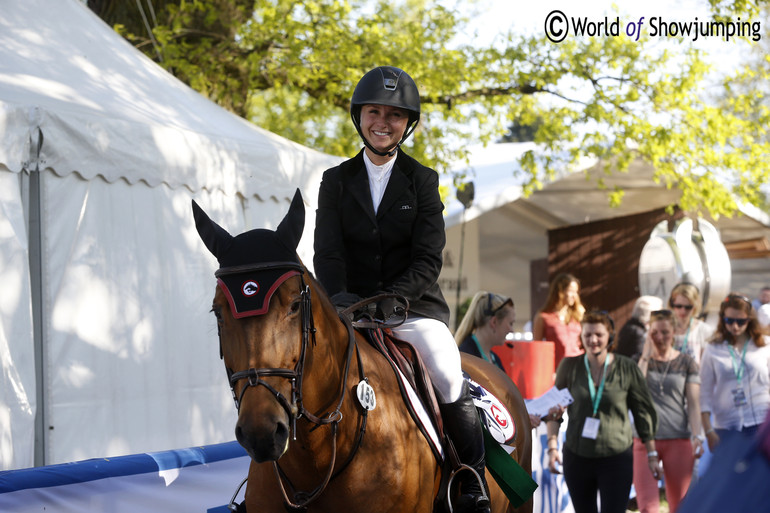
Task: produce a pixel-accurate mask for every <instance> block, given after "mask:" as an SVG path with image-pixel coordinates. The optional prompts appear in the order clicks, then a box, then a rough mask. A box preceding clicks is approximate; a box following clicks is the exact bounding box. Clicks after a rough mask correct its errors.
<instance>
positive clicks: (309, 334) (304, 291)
mask: <svg viewBox="0 0 770 513" xmlns="http://www.w3.org/2000/svg"><path fill="white" fill-rule="evenodd" d="M274 270H286V271H287V273H288V274H284V275H283V277H284V279H287V278H288V277H292V276H299V279H300V295H301V300H300V317H301V328H300V329H301V333H302V341H301V347H300V355H299V358H298V359H297V363H296V364H295V366H294V369H288V368H275V367H268V368H260V369H253V368H252V369H247V370H241V371H236V372H233V371H232V369H230V368H229V367H227V366H225V370H226V372H227V379H228V381H229V384H230V390H231V392H232V395H233V401H234V402H235V407H236V409H237V410H238V411H240V407H241V403H242V400H243V395H244V394H245V393H246V390H247V389H248V388H250V387H260V386H263V387H265V388H266V389H267V390H269V391H270V393H271V394H273V396H274V397H275V399H276V400H277V401H278V403H279V404H280V405H281V407H282V408H283V409H284V410H285V411H286V414H287V415H288V416H289V421H290V423H291V431H292V440H296V439H297V429H296V427H297V420H298V419H300V418H303V417H304V418H305V419H307V420H308V421H309V422H311V423H313V424H315V425H316V426H317V427H320V426H324V425H329V426H330V427H331V431H332V456H331V462H330V464H329V469H328V471H327V472H326V475H325V477H324V479H323V481H322V482H321V484H320V485H319V486H318V487H316V488H315V490H313V491H312V492H301V491H300V492H297V491H295V489H294V487H293V486H292V484H291V482H290V481H289V479H288V477H287V476H286V474H285V473H284V472H283V471H282V470H281V468H280V466H279V465H278V462H276V461H274V462H273V468H274V470H275V473H276V477H277V478H278V483H279V484H280V487H281V492H282V493H283V497H284V501H285V502H286V505H287V506H289V507H290V508H293V509H304V508H307V506H308V505H309V504H310V503H311V502H313V501H314V500H315V499H317V498H318V497H319V496H320V495H321V493H322V492H323V491H324V489H325V488H326V486H327V485H328V484H329V481H331V479H333V478H334V477H336V476H337V475H339V474H340V473H341V472H342V470H344V469H345V467H347V465H348V464H349V463H350V462H351V461H352V459H353V456H354V455H355V453H356V451H357V450H358V447H359V446H360V445H361V440H362V438H363V433H364V430H365V428H366V419H367V413H368V411H367V410H366V409H363V413H362V414H361V415H362V416H363V421H362V423H361V428H360V430H359V434H358V437H357V441H356V444H355V446H354V448H353V450H352V451H351V453H350V455H349V456H348V459H347V460H346V461H345V463H344V464H343V465H342V466H341V467H340V468H339V469H338V470H337V472H336V473H335V472H333V471H334V465H335V463H336V457H337V428H338V424H339V422H340V421H341V420H342V412H341V408H342V404H343V402H344V400H345V396H346V393H347V388H348V386H347V382H348V374H349V370H350V363H351V360H352V356H353V350H354V349H355V350H356V355H357V359H358V368H359V374H360V375H361V379H366V378H365V376H364V372H363V366H362V362H361V355H360V353H359V352H358V346H357V345H356V341H355V333H354V330H353V326H352V325H351V323H350V322H349V320H348V319H347V318H344V317H343V318H342V320H343V322H344V323H345V325H346V327H347V331H348V346H347V353H346V359H345V368H344V371H343V378H342V380H341V384H340V392H339V400H338V401H337V404H336V407H335V408H334V410H332V411H329V412H327V413H325V414H322V415H320V416H316V415H314V414H313V413H311V412H310V411H308V410H306V409H305V407H304V404H303V401H302V383H303V374H304V367H305V357H306V355H307V348H308V344H309V343H310V342H311V341H312V344H313V346H315V345H316V328H315V322H314V320H313V308H312V303H311V297H310V287H309V285H307V284H306V283H305V278H304V272H305V269H304V267H303V266H302V265H301V264H299V263H298V262H291V261H286V262H269V263H262V264H255V265H245V266H234V267H224V268H220V269H218V270H217V271H216V272H215V273H214V275H215V276H216V277H217V278H220V277H222V276H227V275H231V274H245V273H248V274H255V273H259V272H261V271H274ZM220 283H221V281H220ZM219 339H220V340H219V345H220V358H222V359H224V354H223V352H222V339H221V332H220V333H219ZM269 376H274V377H280V378H285V379H288V380H289V381H290V382H291V399H286V397H285V396H284V395H283V394H282V393H281V392H279V391H278V390H276V389H275V388H274V387H273V386H272V385H270V384H269V383H267V382H266V381H265V380H264V379H262V378H265V377H269ZM242 380H246V383H245V385H244V387H243V388H242V389H241V391H240V394H236V391H235V389H236V385H237V384H238V382H239V381H242ZM284 481H286V482H287V484H288V486H289V487H290V488H291V489H292V493H293V498H289V494H288V493H287V490H286V486H285V485H284ZM244 482H245V480H244ZM241 486H243V483H241ZM239 489H240V487H239ZM236 494H237V491H236ZM233 499H234V498H233Z"/></svg>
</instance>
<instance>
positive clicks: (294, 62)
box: [88, 0, 770, 216]
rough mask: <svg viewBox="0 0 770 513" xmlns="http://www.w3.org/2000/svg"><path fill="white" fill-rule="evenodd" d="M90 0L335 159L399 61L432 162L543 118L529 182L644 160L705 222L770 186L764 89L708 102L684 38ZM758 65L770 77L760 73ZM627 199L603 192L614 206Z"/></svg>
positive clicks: (262, 2)
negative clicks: (380, 80) (352, 103)
mask: <svg viewBox="0 0 770 513" xmlns="http://www.w3.org/2000/svg"><path fill="white" fill-rule="evenodd" d="M709 2H710V4H711V7H712V10H713V12H714V14H715V16H722V17H724V18H723V19H729V18H730V17H731V16H735V15H736V14H738V15H741V16H742V17H743V18H744V19H749V18H751V17H752V16H756V15H757V8H756V7H754V4H753V3H752V2H749V1H748V0H732V1H725V0H709ZM88 5H89V6H90V7H91V8H92V9H93V10H94V11H95V12H97V14H99V15H100V16H101V17H102V18H103V19H105V20H106V21H107V22H108V23H110V24H112V25H113V26H115V27H116V30H118V32H119V33H121V34H122V35H123V36H124V37H126V38H127V39H128V40H129V41H131V42H132V43H133V44H134V45H135V46H136V47H137V48H139V49H141V50H142V51H144V52H145V53H146V54H147V55H148V56H150V57H151V58H153V59H155V60H156V61H157V62H159V64H161V65H162V66H164V67H165V68H166V69H168V70H169V71H171V72H172V73H173V74H175V75H176V76H177V77H179V78H180V79H181V80H183V81H184V82H186V83H188V84H189V85H191V86H192V87H193V88H195V89H197V90H198V91H200V92H201V93H202V94H204V95H206V96H208V97H209V98H211V99H212V100H214V101H216V102H217V103H219V104H220V105H222V106H224V107H225V108H228V109H230V110H232V111H233V112H235V113H236V114H239V115H241V116H243V117H246V118H248V119H251V120H252V121H254V122H255V123H257V124H258V125H260V126H262V127H264V128H266V129H268V130H271V131H273V132H275V133H278V134H281V135H283V136H285V137H288V138H290V139H292V140H295V141H297V142H299V143H302V144H305V145H308V146H311V147H315V148H317V149H319V150H321V151H325V152H328V153H332V154H337V155H350V154H352V153H353V152H354V151H356V150H357V149H358V148H359V147H360V144H359V143H358V141H357V136H356V134H355V131H354V129H353V127H352V125H351V123H350V121H349V115H348V112H347V107H348V102H349V98H350V95H351V92H352V89H353V87H354V86H355V83H356V82H357V80H358V79H359V78H360V77H361V76H362V75H363V73H365V72H366V71H367V70H369V69H371V68H372V67H374V66H376V65H380V64H393V65H396V66H399V67H401V68H403V69H405V70H407V71H408V72H409V73H410V74H411V75H412V76H413V77H414V78H415V80H416V81H417V83H418V85H419V86H420V89H421V96H422V102H423V118H422V122H421V125H420V128H419V136H418V137H415V138H413V139H411V141H410V143H409V145H410V147H409V151H410V153H412V154H414V155H415V156H416V157H417V158H419V159H421V160H423V161H425V162H426V163H428V164H430V165H432V166H433V167H435V168H436V169H437V170H440V171H445V170H447V168H448V165H449V163H450V162H453V161H457V160H458V159H462V158H463V157H465V156H466V155H465V148H466V147H467V146H469V145H470V144H472V143H476V142H483V143H487V142H490V141H494V140H498V139H499V138H500V137H501V136H502V135H503V134H505V132H506V129H507V127H509V126H510V125H511V123H513V122H515V123H518V124H520V125H523V126H535V127H536V128H537V129H536V131H535V132H534V136H533V137H534V141H535V142H536V143H538V144H539V146H538V147H539V150H537V151H531V152H528V153H526V154H525V155H524V156H523V157H522V160H521V164H522V168H523V170H524V173H525V178H526V179H525V181H526V185H525V192H532V191H533V190H535V189H537V188H538V187H541V186H542V184H543V183H544V182H545V181H547V180H549V179H551V178H552V177H553V176H554V175H555V174H556V173H557V172H558V171H560V170H562V169H564V167H565V166H568V165H570V163H571V162H573V161H575V160H576V159H578V158H580V157H581V156H585V155H588V156H595V157H598V158H601V159H603V160H604V161H605V162H608V163H611V165H608V168H607V172H608V173H609V172H623V171H624V170H626V169H627V166H628V165H629V163H630V162H631V161H632V160H633V159H634V158H643V159H645V160H647V161H649V162H650V163H651V164H652V165H653V166H654V167H655V169H656V170H657V171H656V178H657V179H658V180H659V181H660V182H661V183H664V184H666V186H668V187H677V188H679V189H680V190H681V192H682V196H681V199H680V202H679V204H680V206H681V207H682V208H683V209H685V210H688V211H692V212H702V211H707V212H709V213H711V214H712V215H714V216H719V215H724V214H728V215H729V214H732V213H733V212H734V211H735V209H736V206H737V205H736V203H735V198H737V199H738V200H740V201H748V202H751V203H753V204H760V203H761V194H760V193H759V185H760V184H761V183H764V182H767V181H768V170H767V169H766V166H765V163H766V162H767V161H768V156H770V143H768V133H767V130H768V126H770V123H769V122H770V115H768V111H767V109H766V108H758V105H757V102H756V101H755V99H756V94H757V91H756V90H755V89H751V88H749V90H743V91H736V92H735V95H734V97H733V98H732V100H731V102H732V108H731V109H725V108H723V107H722V106H720V105H718V104H715V103H714V102H713V101H710V100H709V99H708V98H706V95H705V87H706V78H707V76H708V73H709V67H708V66H707V65H706V63H705V60H704V56H703V55H702V54H701V53H699V52H698V51H696V50H695V49H693V48H691V47H690V46H688V44H687V42H685V41H682V42H681V43H680V45H679V47H677V49H676V52H673V51H671V50H665V49H663V50H661V49H660V45H659V44H658V41H649V40H647V39H645V38H642V39H641V40H640V41H638V42H637V41H634V40H633V39H632V38H628V37H624V36H621V37H595V38H568V39H566V40H565V41H564V42H562V43H560V44H554V43H551V42H550V41H548V40H547V39H546V38H545V36H544V35H543V36H530V37H522V36H519V35H516V34H509V35H508V36H507V38H506V39H505V42H504V44H502V45H499V44H496V45H494V46H487V47H477V46H474V45H471V44H464V43H458V41H461V40H463V39H462V38H460V35H462V34H464V32H463V31H464V29H465V27H466V23H467V19H465V18H464V17H463V16H461V15H460V14H459V13H458V12H457V11H456V10H453V9H451V8H449V7H447V6H445V5H443V4H439V3H437V2H436V1H434V0H401V1H399V2H386V1H381V0H377V1H374V2H372V1H362V0H308V1H305V2H301V3H300V2H292V1H288V0H251V1H248V0H176V1H173V0H139V1H137V2H135V3H134V2H119V1H118V0H88ZM134 5H135V6H137V7H133V6H134ZM139 7H141V9H139ZM756 72H757V73H761V74H762V75H761V80H764V81H765V83H767V78H768V77H767V75H768V74H767V71H766V70H765V71H762V70H757V71H756ZM749 115H750V116H749ZM622 195H623V192H622V191H621V190H615V191H608V199H609V201H610V202H619V201H621V199H622Z"/></svg>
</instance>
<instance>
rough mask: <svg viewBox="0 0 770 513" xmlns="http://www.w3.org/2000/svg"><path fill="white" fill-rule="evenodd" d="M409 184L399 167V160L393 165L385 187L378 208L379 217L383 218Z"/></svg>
mask: <svg viewBox="0 0 770 513" xmlns="http://www.w3.org/2000/svg"><path fill="white" fill-rule="evenodd" d="M408 186H409V179H408V178H407V176H406V174H404V172H403V171H402V170H401V168H400V167H399V165H398V161H396V164H395V165H394V166H393V170H392V171H391V173H390V180H388V186H387V187H385V194H383V196H382V201H381V202H380V208H378V209H377V218H378V219H379V218H381V217H382V216H383V215H384V214H385V213H386V212H387V211H388V210H390V207H392V206H393V203H395V202H396V200H397V199H398V198H399V197H401V194H402V193H403V192H404V189H406V188H407V187H408Z"/></svg>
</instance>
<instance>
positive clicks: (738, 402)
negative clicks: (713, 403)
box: [730, 387, 748, 406]
mask: <svg viewBox="0 0 770 513" xmlns="http://www.w3.org/2000/svg"><path fill="white" fill-rule="evenodd" d="M730 392H732V394H733V404H735V406H746V405H747V404H748V401H747V400H746V393H745V392H744V391H743V388H742V387H739V388H736V389H733V390H730Z"/></svg>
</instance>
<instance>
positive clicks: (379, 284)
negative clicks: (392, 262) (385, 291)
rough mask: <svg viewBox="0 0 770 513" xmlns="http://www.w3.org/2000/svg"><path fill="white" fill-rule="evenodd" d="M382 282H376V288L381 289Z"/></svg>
mask: <svg viewBox="0 0 770 513" xmlns="http://www.w3.org/2000/svg"><path fill="white" fill-rule="evenodd" d="M383 285H384V284H383V283H382V282H381V281H378V282H377V288H378V289H381V288H382V286H383Z"/></svg>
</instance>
